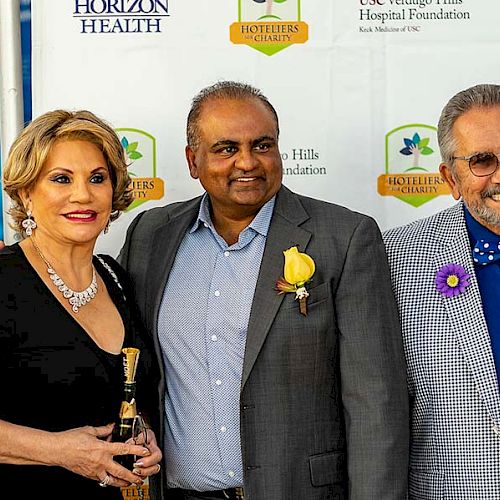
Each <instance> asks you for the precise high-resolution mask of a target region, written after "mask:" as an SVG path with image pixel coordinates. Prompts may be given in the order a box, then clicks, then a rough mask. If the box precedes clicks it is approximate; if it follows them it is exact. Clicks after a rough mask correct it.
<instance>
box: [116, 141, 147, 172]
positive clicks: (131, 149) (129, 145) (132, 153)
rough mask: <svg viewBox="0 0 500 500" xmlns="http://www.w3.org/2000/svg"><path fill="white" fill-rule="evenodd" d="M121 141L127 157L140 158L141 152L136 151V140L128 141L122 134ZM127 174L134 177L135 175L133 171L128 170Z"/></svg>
mask: <svg viewBox="0 0 500 500" xmlns="http://www.w3.org/2000/svg"><path fill="white" fill-rule="evenodd" d="M121 143H122V146H123V149H124V150H125V154H126V155H127V158H129V159H130V160H132V161H135V160H139V159H140V158H142V153H141V152H139V151H137V147H138V146H139V142H138V141H135V142H129V141H128V139H127V138H126V137H125V136H123V137H122V140H121ZM129 174H130V175H132V176H134V177H137V175H136V174H134V173H133V172H130V171H129Z"/></svg>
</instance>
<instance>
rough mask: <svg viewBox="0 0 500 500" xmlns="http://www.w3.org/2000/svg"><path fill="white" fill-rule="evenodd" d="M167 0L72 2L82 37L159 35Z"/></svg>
mask: <svg viewBox="0 0 500 500" xmlns="http://www.w3.org/2000/svg"><path fill="white" fill-rule="evenodd" d="M168 1H169V0H74V10H73V18H74V19H75V20H77V21H78V22H79V26H80V33H82V34H103V33H114V34H122V33H128V34H129V33H147V34H151V33H161V32H162V27H163V21H164V20H165V19H166V18H167V17H169V16H170V14H169V12H168Z"/></svg>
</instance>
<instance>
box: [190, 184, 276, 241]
mask: <svg viewBox="0 0 500 500" xmlns="http://www.w3.org/2000/svg"><path fill="white" fill-rule="evenodd" d="M275 201H276V195H274V196H273V197H272V198H271V199H270V200H269V201H267V202H266V203H265V204H264V205H263V206H262V207H261V209H260V210H259V211H258V213H257V215H256V216H255V217H254V218H253V220H252V222H250V224H249V225H248V226H247V227H246V228H245V229H244V230H243V231H246V230H247V229H249V228H250V229H253V230H254V231H255V232H256V233H259V234H261V235H262V236H267V233H268V231H269V225H270V224H271V218H272V216H273V210H274V203H275ZM200 225H203V226H206V227H209V228H210V229H211V230H212V231H213V232H216V231H215V228H214V225H213V223H212V218H211V217H210V197H209V196H208V193H205V194H204V195H203V198H202V199H201V203H200V209H199V210H198V217H197V218H196V221H195V222H194V224H193V225H192V227H191V229H190V230H189V232H190V233H194V232H195V231H196V230H197V229H198V228H199V227H200ZM243 231H242V232H243Z"/></svg>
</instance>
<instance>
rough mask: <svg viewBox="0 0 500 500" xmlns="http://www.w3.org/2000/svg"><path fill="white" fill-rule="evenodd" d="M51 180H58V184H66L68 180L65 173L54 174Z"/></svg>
mask: <svg viewBox="0 0 500 500" xmlns="http://www.w3.org/2000/svg"><path fill="white" fill-rule="evenodd" d="M52 181H53V182H58V183H59V184H67V183H68V182H69V177H68V176H67V175H56V176H55V177H52Z"/></svg>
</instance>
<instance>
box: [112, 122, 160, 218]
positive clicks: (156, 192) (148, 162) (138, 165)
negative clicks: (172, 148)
mask: <svg viewBox="0 0 500 500" xmlns="http://www.w3.org/2000/svg"><path fill="white" fill-rule="evenodd" d="M115 131H116V133H117V134H118V137H120V141H121V143H122V146H123V149H124V151H125V156H126V159H127V160H128V173H129V175H130V177H131V178H132V190H133V193H134V201H133V202H132V203H131V204H130V206H129V207H128V209H127V211H129V210H133V209H134V208H137V207H138V206H139V205H142V204H143V203H144V202H146V201H149V200H161V199H162V198H163V194H164V192H165V187H164V183H163V179H160V178H159V177H156V139H155V138H154V137H153V136H152V135H151V134H148V133H147V132H145V131H144V130H139V129H137V128H117V129H115Z"/></svg>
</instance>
